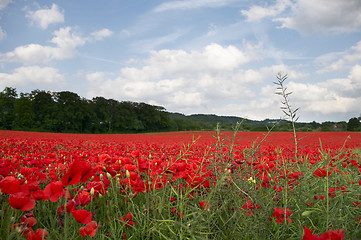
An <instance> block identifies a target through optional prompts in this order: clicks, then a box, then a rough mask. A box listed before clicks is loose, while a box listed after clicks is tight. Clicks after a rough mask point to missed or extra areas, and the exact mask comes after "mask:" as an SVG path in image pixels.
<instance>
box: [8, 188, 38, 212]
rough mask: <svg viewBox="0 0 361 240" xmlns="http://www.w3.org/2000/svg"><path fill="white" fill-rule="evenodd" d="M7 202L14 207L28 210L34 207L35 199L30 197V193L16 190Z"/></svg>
mask: <svg viewBox="0 0 361 240" xmlns="http://www.w3.org/2000/svg"><path fill="white" fill-rule="evenodd" d="M9 204H10V205H11V206H12V207H13V208H14V209H20V210H21V211H29V210H31V209H33V208H34V207H35V200H34V199H33V198H31V196H30V193H24V192H18V193H14V194H11V195H10V196H9Z"/></svg>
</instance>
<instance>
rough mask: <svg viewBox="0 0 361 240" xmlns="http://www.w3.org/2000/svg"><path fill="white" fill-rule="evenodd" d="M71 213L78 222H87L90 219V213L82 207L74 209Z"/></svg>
mask: <svg viewBox="0 0 361 240" xmlns="http://www.w3.org/2000/svg"><path fill="white" fill-rule="evenodd" d="M71 214H73V216H74V218H75V220H76V221H77V222H79V223H83V224H87V223H89V222H90V221H91V220H92V213H91V212H89V211H87V210H84V209H78V210H74V211H72V212H71Z"/></svg>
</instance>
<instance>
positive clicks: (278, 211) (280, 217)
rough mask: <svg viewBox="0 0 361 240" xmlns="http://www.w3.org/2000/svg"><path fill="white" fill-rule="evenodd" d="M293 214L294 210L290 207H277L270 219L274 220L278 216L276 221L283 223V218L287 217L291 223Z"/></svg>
mask: <svg viewBox="0 0 361 240" xmlns="http://www.w3.org/2000/svg"><path fill="white" fill-rule="evenodd" d="M291 214H292V211H291V210H290V209H288V208H287V209H286V210H285V209H283V208H278V207H275V208H274V211H273V215H272V217H271V218H270V220H272V219H273V218H276V222H277V223H279V224H281V223H283V220H284V219H285V218H286V220H287V221H288V222H289V223H291V222H292V220H291V219H289V216H290V215H291Z"/></svg>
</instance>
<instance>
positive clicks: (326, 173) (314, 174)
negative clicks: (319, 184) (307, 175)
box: [313, 168, 332, 178]
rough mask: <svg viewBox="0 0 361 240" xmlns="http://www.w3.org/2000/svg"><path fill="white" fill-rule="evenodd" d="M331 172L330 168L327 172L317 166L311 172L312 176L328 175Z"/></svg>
mask: <svg viewBox="0 0 361 240" xmlns="http://www.w3.org/2000/svg"><path fill="white" fill-rule="evenodd" d="M331 173H332V170H329V171H328V172H327V170H326V169H325V168H317V169H316V171H315V172H314V173H313V176H314V177H323V178H324V177H328V176H330V175H331Z"/></svg>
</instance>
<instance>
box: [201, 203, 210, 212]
mask: <svg viewBox="0 0 361 240" xmlns="http://www.w3.org/2000/svg"><path fill="white" fill-rule="evenodd" d="M199 205H200V207H201V208H202V209H204V210H207V211H209V210H210V208H211V206H210V203H209V202H208V201H207V202H205V201H200V202H199Z"/></svg>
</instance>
